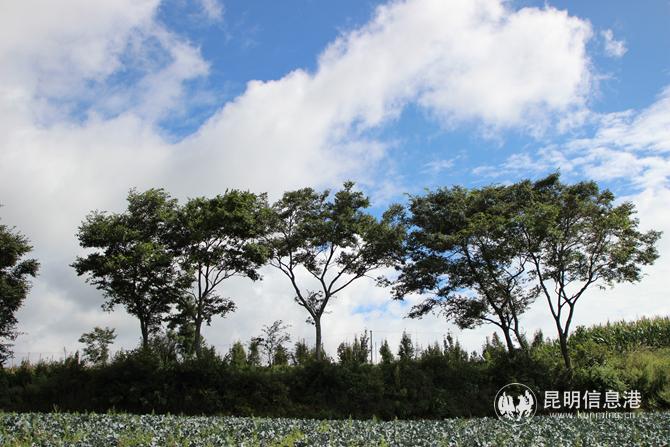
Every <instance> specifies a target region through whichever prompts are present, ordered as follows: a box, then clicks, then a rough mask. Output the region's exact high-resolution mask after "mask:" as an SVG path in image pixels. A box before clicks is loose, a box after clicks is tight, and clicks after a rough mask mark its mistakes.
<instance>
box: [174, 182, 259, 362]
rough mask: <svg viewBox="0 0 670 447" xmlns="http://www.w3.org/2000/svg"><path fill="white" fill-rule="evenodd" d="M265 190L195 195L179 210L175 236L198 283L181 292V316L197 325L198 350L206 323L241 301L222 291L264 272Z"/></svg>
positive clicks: (194, 343)
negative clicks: (226, 285) (225, 286)
mask: <svg viewBox="0 0 670 447" xmlns="http://www.w3.org/2000/svg"><path fill="white" fill-rule="evenodd" d="M264 211H267V203H266V200H265V196H262V195H261V196H257V195H256V194H253V193H251V192H245V191H238V190H231V191H226V192H225V193H224V194H223V195H218V196H216V197H214V198H212V199H206V198H204V197H199V198H195V199H191V200H189V201H188V202H187V203H186V204H185V205H184V206H183V207H181V208H180V209H179V211H178V212H177V218H176V219H175V220H174V225H173V226H172V229H171V238H172V243H173V244H174V248H175V250H176V252H177V253H178V257H179V262H180V265H181V267H182V269H183V270H184V271H186V272H192V274H193V275H194V277H195V280H194V282H193V287H192V288H191V290H190V291H188V293H186V294H184V295H182V296H181V299H180V301H179V302H178V310H179V313H178V314H177V315H176V320H178V322H179V323H180V324H187V323H188V324H191V325H193V328H194V334H193V340H192V352H195V353H196V354H197V355H199V354H200V349H201V346H202V336H201V331H202V324H203V323H206V324H207V325H209V324H210V323H211V321H212V318H213V317H214V316H217V315H219V316H225V315H226V314H227V313H228V312H232V311H233V310H234V309H235V303H234V302H233V301H232V300H231V299H230V298H227V297H224V296H222V295H221V294H220V293H219V288H220V286H221V283H222V282H223V281H225V280H227V279H229V278H232V277H234V276H243V277H247V278H250V279H252V280H254V281H255V280H257V279H259V278H260V275H259V274H258V269H259V267H260V266H261V265H263V264H264V263H265V261H266V258H267V256H266V251H267V250H266V249H265V247H264V245H261V244H259V243H258V239H259V237H260V236H262V235H263V234H264V233H265V231H266V227H267V225H266V224H265V222H267V219H264Z"/></svg>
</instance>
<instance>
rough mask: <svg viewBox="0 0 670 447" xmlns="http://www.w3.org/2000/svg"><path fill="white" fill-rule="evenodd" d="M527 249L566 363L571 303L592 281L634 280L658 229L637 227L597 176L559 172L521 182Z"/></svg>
mask: <svg viewBox="0 0 670 447" xmlns="http://www.w3.org/2000/svg"><path fill="white" fill-rule="evenodd" d="M519 187H520V188H523V189H524V190H525V191H526V196H527V197H528V199H527V200H526V201H525V205H526V206H525V207H524V211H523V219H522V230H523V234H524V236H525V250H526V253H525V255H526V256H527V257H528V258H529V259H530V261H531V264H532V270H531V273H532V275H533V277H534V279H535V280H536V281H537V282H538V284H539V288H540V290H541V294H542V295H544V297H545V298H546V300H547V304H548V306H549V310H550V312H551V316H552V317H553V319H554V323H555V325H556V330H557V332H558V340H559V343H560V346H561V354H562V356H563V361H564V364H565V367H566V368H567V369H568V370H570V369H571V368H572V365H571V361H570V353H569V350H568V336H569V333H570V327H571V323H572V321H573V317H574V312H575V307H576V304H577V302H578V301H579V300H580V298H581V297H582V296H583V295H584V293H585V292H586V291H587V289H588V288H589V287H591V286H596V287H600V288H605V287H612V286H613V285H614V284H615V283H621V282H638V281H640V280H641V278H642V271H641V267H642V266H644V265H650V264H652V263H653V262H654V261H655V260H656V259H657V258H658V252H657V250H656V247H655V244H656V242H657V241H658V239H659V238H660V236H661V233H660V232H658V231H653V230H651V231H647V232H645V233H643V232H641V231H639V230H638V224H639V221H638V219H637V218H635V217H634V214H635V206H634V205H633V204H632V203H630V202H623V203H621V204H619V205H615V197H614V194H612V192H610V191H609V190H603V191H601V190H600V188H599V187H598V185H597V184H596V183H595V182H590V181H589V182H580V183H576V184H574V185H566V184H563V183H561V181H560V178H559V175H558V174H552V175H550V176H548V177H546V178H544V179H542V180H540V181H538V182H535V183H533V182H530V181H524V182H520V184H519Z"/></svg>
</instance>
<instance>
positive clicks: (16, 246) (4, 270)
mask: <svg viewBox="0 0 670 447" xmlns="http://www.w3.org/2000/svg"><path fill="white" fill-rule="evenodd" d="M31 250H32V247H31V246H30V243H29V242H28V239H27V238H26V237H25V236H23V235H22V234H20V233H17V232H16V231H14V230H13V229H12V228H8V227H7V226H5V225H2V224H0V366H2V365H3V364H4V362H5V361H6V360H7V359H8V358H9V357H11V356H12V350H11V347H12V344H11V343H12V342H13V341H14V340H15V339H16V336H17V333H16V323H17V321H16V312H17V311H18V310H19V308H20V307H21V304H22V303H23V301H24V300H25V299H26V296H27V295H28V291H29V290H30V281H29V277H33V278H34V277H35V276H36V275H37V271H38V269H39V263H38V262H37V260H35V259H24V256H25V255H26V254H28V253H29V252H30V251H31Z"/></svg>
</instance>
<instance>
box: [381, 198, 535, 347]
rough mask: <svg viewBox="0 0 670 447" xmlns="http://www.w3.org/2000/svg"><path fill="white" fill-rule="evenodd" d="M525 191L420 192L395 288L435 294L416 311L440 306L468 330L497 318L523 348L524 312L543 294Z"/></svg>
mask: <svg viewBox="0 0 670 447" xmlns="http://www.w3.org/2000/svg"><path fill="white" fill-rule="evenodd" d="M522 203H523V197H522V196H521V194H520V190H519V188H518V187H516V186H487V187H484V188H480V189H467V188H463V187H460V186H456V187H453V188H443V189H438V190H437V191H434V192H429V193H427V194H426V195H424V196H417V197H412V198H411V202H410V205H409V209H410V211H411V216H410V217H409V218H408V225H410V226H411V228H412V231H411V232H410V234H409V236H408V238H407V258H408V259H407V260H406V262H405V263H404V265H403V266H402V268H401V274H400V276H399V278H398V280H397V282H396V285H395V288H394V292H395V297H396V299H402V298H403V297H404V296H406V295H407V294H410V293H420V294H424V295H427V297H426V298H425V300H424V301H423V302H421V303H420V304H418V305H416V306H414V307H413V308H412V311H411V312H410V316H411V317H415V318H418V317H421V316H423V315H425V314H426V313H428V312H432V311H437V312H438V313H441V314H443V315H444V316H445V317H446V318H447V319H450V320H453V321H454V322H455V323H456V324H457V325H458V326H460V327H461V328H471V327H475V326H478V325H481V324H486V323H491V324H494V325H495V326H497V327H498V328H499V329H500V331H501V332H502V334H503V336H504V338H505V342H506V344H507V348H508V350H509V352H513V351H514V350H515V349H516V347H515V344H514V341H513V336H514V337H515V338H516V340H517V342H518V343H519V345H520V346H522V347H523V348H526V347H527V346H526V341H525V337H524V335H523V333H522V331H521V327H520V324H519V316H520V315H521V314H522V313H523V312H524V311H525V310H526V308H527V307H528V306H529V305H530V304H531V303H532V302H533V301H534V300H535V298H536V297H537V296H538V293H539V289H538V288H537V287H533V286H531V282H532V278H531V276H530V275H529V273H528V263H529V259H528V257H527V255H526V253H525V252H524V250H523V246H524V237H523V234H522V232H521V226H520V224H519V222H518V216H519V213H520V209H521V206H522Z"/></svg>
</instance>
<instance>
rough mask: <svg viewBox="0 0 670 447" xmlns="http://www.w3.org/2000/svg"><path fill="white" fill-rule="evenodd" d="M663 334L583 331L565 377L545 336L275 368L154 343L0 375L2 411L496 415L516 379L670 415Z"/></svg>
mask: <svg viewBox="0 0 670 447" xmlns="http://www.w3.org/2000/svg"><path fill="white" fill-rule="evenodd" d="M668 331H670V319H667V318H665V319H654V320H639V321H636V322H632V323H623V322H621V323H614V324H609V325H605V326H596V327H591V328H579V329H578V330H576V331H575V334H574V335H573V336H572V337H571V338H570V347H571V349H573V350H574V352H575V356H574V363H575V365H574V369H573V370H572V371H571V372H569V371H567V370H566V369H565V367H564V365H563V364H562V362H561V357H560V346H559V344H558V343H557V342H556V341H555V340H545V339H542V337H541V335H540V334H538V335H537V336H536V337H535V339H534V340H532V341H529V347H530V348H529V353H528V354H525V353H521V352H517V353H513V354H510V353H509V352H508V351H507V349H506V347H505V345H504V343H503V342H501V341H500V340H499V339H498V338H497V337H493V338H492V339H491V340H489V341H487V343H486V345H485V346H484V348H483V351H482V352H481V353H480V354H468V353H467V352H465V351H464V350H463V349H462V348H461V347H460V346H459V345H458V343H457V342H454V341H452V340H451V339H448V340H445V342H444V343H443V345H442V346H439V345H434V346H430V347H428V348H426V349H424V350H422V351H421V352H416V351H415V350H414V347H413V346H411V342H410V343H409V344H407V340H408V339H405V341H404V342H403V343H405V345H404V346H402V347H401V349H400V354H401V355H400V356H398V355H394V354H392V353H390V352H386V353H383V355H382V358H383V360H382V362H381V363H379V364H370V363H367V362H366V359H367V357H366V356H364V355H363V356H361V355H355V352H356V350H357V349H360V348H357V347H356V346H355V345H354V346H348V345H342V346H341V348H340V350H339V356H338V359H333V360H328V359H326V360H323V361H316V360H315V359H314V353H313V352H312V353H309V352H307V353H305V352H304V351H303V352H302V354H300V353H298V355H297V356H296V353H295V352H293V353H290V355H289V357H291V361H290V364H288V365H281V364H279V365H275V366H261V365H260V362H259V361H258V359H256V360H254V359H253V358H252V357H253V356H252V355H250V354H252V353H247V354H246V357H245V356H242V357H240V352H239V351H238V352H235V351H234V350H231V352H230V353H229V354H228V355H227V356H226V357H225V358H220V357H219V356H217V355H216V354H215V353H214V352H213V351H211V350H205V351H203V352H204V354H203V355H202V356H201V357H200V358H190V359H182V358H180V357H179V355H178V354H177V353H176V351H174V350H173V349H172V348H170V347H169V346H168V345H167V344H166V342H165V340H162V339H154V340H153V341H152V342H151V343H150V345H149V348H148V349H144V350H143V349H141V348H140V349H138V350H137V351H133V352H127V353H123V354H120V355H117V356H116V357H115V358H114V359H113V360H112V361H111V362H110V363H109V364H104V365H98V366H87V365H86V364H85V363H84V362H83V361H81V360H80V359H79V358H78V357H77V356H75V357H71V358H69V359H67V360H65V361H63V362H54V363H40V364H37V365H34V366H32V365H29V364H23V365H21V366H20V367H17V368H11V369H4V370H0V408H2V409H4V410H7V411H22V412H23V411H43V412H47V411H52V410H54V409H58V410H64V411H79V412H84V411H96V412H106V411H109V410H116V411H123V412H132V413H152V412H156V413H173V414H182V413H184V414H191V415H198V414H223V415H247V416H252V415H253V416H268V417H270V416H271V417H299V418H330V419H337V418H348V417H354V418H371V417H373V416H375V417H378V418H381V419H393V418H402V419H414V418H431V419H439V418H444V417H460V416H464V417H467V416H487V415H492V412H493V406H492V400H493V396H495V393H496V391H497V390H498V389H499V388H500V387H501V386H503V385H504V384H506V383H509V382H522V383H525V384H527V385H529V386H531V387H532V388H534V389H535V390H536V391H537V392H538V395H539V396H541V395H542V392H543V391H545V390H559V391H560V390H584V391H586V390H593V389H596V390H603V391H604V390H609V389H611V390H617V391H621V392H623V391H626V390H631V389H636V390H639V391H640V392H641V393H642V396H643V397H642V405H643V408H645V409H649V410H665V409H670V338H669V337H667V334H668ZM622 334H643V336H641V337H638V338H635V337H633V336H631V337H628V336H625V335H624V337H623V339H624V340H628V342H626V343H622V342H621V340H622ZM298 347H299V349H304V345H303V346H302V347H301V346H300V344H299V346H298ZM234 349H239V346H238V348H234ZM243 352H244V351H242V353H243ZM352 353H353V354H354V355H352ZM391 356H393V358H391ZM539 408H540V411H541V410H542V406H541V405H540V406H539Z"/></svg>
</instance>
